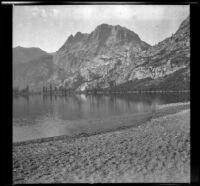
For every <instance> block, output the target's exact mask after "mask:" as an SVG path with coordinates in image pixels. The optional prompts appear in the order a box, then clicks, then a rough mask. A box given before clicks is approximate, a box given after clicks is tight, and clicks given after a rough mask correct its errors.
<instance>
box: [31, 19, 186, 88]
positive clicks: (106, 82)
mask: <svg viewBox="0 0 200 186" xmlns="http://www.w3.org/2000/svg"><path fill="white" fill-rule="evenodd" d="M50 61H51V60H50ZM52 61H53V62H52V63H51V62H50V63H49V64H51V65H49V66H48V67H47V66H46V69H47V70H45V69H44V71H48V73H47V74H48V75H46V76H45V75H44V77H45V78H43V79H42V81H41V82H42V83H41V82H39V81H38V82H36V81H35V80H33V82H32V84H35V85H37V87H39V86H38V84H40V85H42V84H45V83H46V84H47V83H51V84H53V85H55V86H57V87H60V86H63V87H66V88H71V89H74V90H81V91H84V90H86V89H87V90H88V89H91V90H92V89H97V88H100V89H117V90H118V89H126V90H127V89H128V90H133V89H135V90H141V89H142V90H143V89H154V90H155V89H189V82H190V79H189V78H190V66H189V65H190V21H189V17H188V18H187V19H186V20H184V21H183V22H182V24H181V25H180V27H179V29H178V30H177V32H176V33H175V34H173V35H172V36H171V37H169V38H166V39H165V40H163V41H162V42H160V43H158V44H157V45H155V46H150V45H148V44H147V43H145V42H144V41H142V40H141V39H140V38H139V36H138V35H137V34H136V33H134V32H133V31H131V30H128V29H126V28H124V27H121V26H119V25H117V26H111V25H107V24H102V25H99V26H98V27H97V28H96V29H95V30H94V31H93V32H91V33H90V34H83V33H80V32H78V33H77V34H76V35H74V36H72V35H71V36H70V37H69V38H68V39H67V40H66V42H65V43H64V45H63V46H62V47H61V48H60V49H59V50H58V51H57V52H56V53H55V54H54V56H53V59H52ZM32 68H33V67H32ZM32 68H31V69H32ZM34 68H35V67H34ZM38 68H39V66H38ZM40 71H41V75H42V74H43V73H42V71H43V70H41V69H40ZM33 74H34V73H33ZM34 78H35V77H34V76H33V79H34ZM174 79H176V84H174ZM41 88H42V87H41Z"/></svg>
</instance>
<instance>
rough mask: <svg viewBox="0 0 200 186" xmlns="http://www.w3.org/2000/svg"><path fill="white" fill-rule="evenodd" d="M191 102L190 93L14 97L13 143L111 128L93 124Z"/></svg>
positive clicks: (110, 126)
mask: <svg viewBox="0 0 200 186" xmlns="http://www.w3.org/2000/svg"><path fill="white" fill-rule="evenodd" d="M189 100H190V95H189V93H167V94H166V93H165V94H152V93H151V94H126V95H109V96H108V95H96V96H94V95H87V96H86V95H84V94H82V95H73V96H65V97H60V96H46V97H44V96H42V95H32V96H28V97H14V98H13V142H17V141H25V140H30V139H37V138H43V137H52V136H59V135H69V136H71V135H74V134H80V133H82V132H83V131H84V132H86V133H87V131H89V129H90V130H92V129H93V131H95V130H97V129H98V130H101V129H102V130H103V128H105V127H107V128H112V125H113V123H112V122H109V123H107V124H105V125H103V124H98V125H97V124H94V123H95V122H92V121H98V122H101V121H104V120H106V119H109V118H110V117H115V116H125V115H138V114H145V113H151V112H152V111H153V110H154V109H155V107H156V106H157V105H161V104H168V103H176V102H186V101H189Z"/></svg>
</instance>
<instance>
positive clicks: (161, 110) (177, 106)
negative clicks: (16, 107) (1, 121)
mask: <svg viewBox="0 0 200 186" xmlns="http://www.w3.org/2000/svg"><path fill="white" fill-rule="evenodd" d="M189 107H190V102H180V103H170V104H164V105H158V108H156V111H155V113H147V114H150V116H149V118H147V119H146V120H145V119H143V120H144V121H138V124H137V122H136V126H132V125H130V126H121V127H116V128H112V129H108V130H104V131H99V132H92V133H80V134H77V135H75V136H68V135H60V136H52V137H45V138H38V139H30V140H26V141H19V142H13V146H20V145H28V144H31V143H43V142H49V141H58V140H68V141H73V140H75V139H77V138H81V137H84V136H85V137H89V136H94V135H100V134H103V133H109V132H114V131H118V130H124V129H128V128H132V127H137V126H139V125H140V124H142V123H143V122H148V121H150V120H151V119H153V118H159V117H162V116H164V115H168V114H173V113H176V112H178V111H180V110H182V109H185V108H189ZM170 108H172V109H170ZM169 109H170V110H169ZM130 115H132V114H129V115H125V116H123V117H124V118H125V117H128V116H130ZM141 115H143V116H145V115H144V114H141ZM112 118H115V119H117V118H121V116H114V117H111V120H112ZM94 121H95V120H94Z"/></svg>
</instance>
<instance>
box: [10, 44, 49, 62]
mask: <svg viewBox="0 0 200 186" xmlns="http://www.w3.org/2000/svg"><path fill="white" fill-rule="evenodd" d="M46 54H47V52H45V51H43V50H41V49H40V48H35V47H32V48H24V47H20V46H18V47H15V48H13V64H20V63H27V62H29V61H31V60H34V59H37V58H39V57H41V56H43V55H46Z"/></svg>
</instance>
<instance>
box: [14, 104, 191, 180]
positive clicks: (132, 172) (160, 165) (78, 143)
mask: <svg viewBox="0 0 200 186" xmlns="http://www.w3.org/2000/svg"><path fill="white" fill-rule="evenodd" d="M189 171H190V102H186V103H172V104H168V105H161V106H158V108H157V109H156V111H155V112H154V114H153V115H152V117H151V119H150V120H149V121H146V122H144V123H143V124H141V125H139V126H138V127H127V128H124V129H120V130H119V129H116V130H115V131H107V132H106V133H105V132H104V133H101V134H95V135H94V134H91V135H88V136H87V135H86V136H83V135H82V136H81V135H79V136H78V137H72V138H69V137H66V136H60V137H53V138H48V139H38V140H32V141H27V142H17V143H14V144H13V181H14V183H44V182H140V181H142V182H143V181H147V182H148V181H150V182H151V181H152V182H156V181H157V182H189V181H190V180H189V179H190V172H189Z"/></svg>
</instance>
